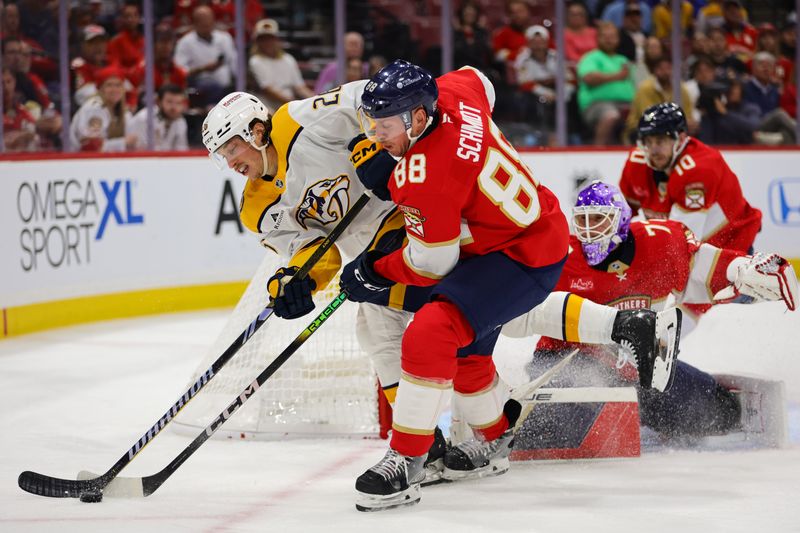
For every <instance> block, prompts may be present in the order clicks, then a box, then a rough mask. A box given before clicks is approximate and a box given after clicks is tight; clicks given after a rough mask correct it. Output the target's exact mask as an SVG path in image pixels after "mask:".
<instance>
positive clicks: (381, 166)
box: [347, 133, 397, 202]
mask: <svg viewBox="0 0 800 533" xmlns="http://www.w3.org/2000/svg"><path fill="white" fill-rule="evenodd" d="M347 149H348V150H350V162H351V163H353V166H354V167H355V169H356V174H358V179H359V180H360V181H361V183H362V184H363V185H364V187H366V188H367V189H369V190H370V191H372V194H374V195H375V196H377V197H378V198H380V199H381V200H384V201H386V202H388V201H390V200H391V199H392V196H391V194H390V193H389V185H388V184H389V176H391V175H392V171H393V170H394V166H395V165H396V164H397V161H395V160H394V158H393V157H392V156H391V155H389V152H387V151H385V150H382V149H381V145H380V143H376V142H372V141H370V140H369V139H367V136H366V135H364V134H363V133H362V134H361V135H359V136H358V137H355V138H354V139H353V140H351V141H350V144H348V145H347Z"/></svg>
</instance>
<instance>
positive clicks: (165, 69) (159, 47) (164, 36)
mask: <svg viewBox="0 0 800 533" xmlns="http://www.w3.org/2000/svg"><path fill="white" fill-rule="evenodd" d="M174 51H175V32H174V31H173V30H172V28H170V27H169V26H168V25H166V24H159V25H158V26H157V27H156V29H155V32H154V35H153V64H154V65H155V73H154V77H153V84H154V86H155V90H156V91H158V90H159V89H160V88H161V86H162V85H166V84H171V85H177V86H178V87H180V88H181V89H184V90H185V89H186V70H184V69H183V68H181V67H179V66H178V64H177V63H175V61H174V60H173V52H174ZM144 79H145V62H144V59H142V60H141V61H140V62H139V64H138V65H137V66H136V68H135V69H134V70H133V72H132V74H131V81H132V82H133V84H134V85H135V86H136V87H137V89H138V90H139V92H140V93H143V92H144Z"/></svg>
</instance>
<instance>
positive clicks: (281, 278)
mask: <svg viewBox="0 0 800 533" xmlns="http://www.w3.org/2000/svg"><path fill="white" fill-rule="evenodd" d="M298 270H299V268H298V267H296V266H291V267H283V268H279V269H278V270H276V271H275V274H274V275H273V276H272V277H271V278H269V281H268V282H267V290H268V291H269V295H270V297H271V299H272V302H273V304H272V308H273V309H274V312H275V314H276V315H278V316H279V317H281V318H286V319H293V318H298V317H301V316H303V315H306V314H308V313H310V312H311V311H312V310H313V309H314V300H313V299H312V298H311V293H312V291H313V290H314V289H316V288H317V283H316V282H315V281H314V280H313V279H311V277H309V276H306V277H304V278H302V279H296V278H294V275H295V274H296V273H297V271H298Z"/></svg>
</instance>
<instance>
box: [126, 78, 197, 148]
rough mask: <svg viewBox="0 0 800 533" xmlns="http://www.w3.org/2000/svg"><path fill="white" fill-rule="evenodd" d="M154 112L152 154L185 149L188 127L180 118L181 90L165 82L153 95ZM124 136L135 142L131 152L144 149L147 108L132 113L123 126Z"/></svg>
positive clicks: (183, 107) (183, 103)
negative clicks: (131, 137) (128, 136)
mask: <svg viewBox="0 0 800 533" xmlns="http://www.w3.org/2000/svg"><path fill="white" fill-rule="evenodd" d="M156 105H157V106H158V112H157V113H156V114H155V118H154V121H155V122H154V124H153V137H154V138H153V149H154V150H155V151H159V152H160V151H183V150H188V149H189V140H188V134H187V132H188V125H187V124H186V119H185V118H184V117H183V112H184V111H185V110H186V92H185V91H184V90H183V88H181V87H178V86H177V85H173V84H171V83H166V84H164V85H162V86H161V87H160V88H159V89H158V94H157V96H156ZM125 131H126V135H132V136H133V137H134V138H135V140H134V142H133V143H132V146H130V148H131V149H133V150H144V149H146V148H147V109H142V110H141V111H139V112H138V113H136V114H135V115H134V116H133V118H131V120H130V121H128V122H127V124H126V126H125Z"/></svg>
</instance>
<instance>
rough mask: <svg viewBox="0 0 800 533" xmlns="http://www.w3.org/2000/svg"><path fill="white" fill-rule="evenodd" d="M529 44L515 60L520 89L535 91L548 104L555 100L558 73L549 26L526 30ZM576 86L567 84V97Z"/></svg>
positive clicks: (537, 26)
mask: <svg viewBox="0 0 800 533" xmlns="http://www.w3.org/2000/svg"><path fill="white" fill-rule="evenodd" d="M525 37H526V38H527V39H528V46H527V47H525V48H524V49H523V50H522V52H520V53H519V55H518V56H517V59H516V60H515V61H514V69H515V71H516V79H517V83H518V88H519V90H520V91H523V92H529V93H533V94H534V95H536V96H537V98H538V99H539V100H540V101H541V102H543V103H547V104H552V103H554V102H555V98H556V91H555V86H556V73H557V72H558V58H557V55H556V51H555V50H552V49H551V48H550V32H549V31H547V28H545V27H544V26H540V25H534V26H531V27H529V28H528V29H527V30H525ZM573 90H574V87H573V86H572V85H568V86H567V94H566V98H567V100H569V98H570V96H571V94H572V91H573Z"/></svg>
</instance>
